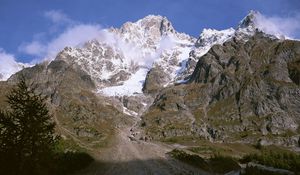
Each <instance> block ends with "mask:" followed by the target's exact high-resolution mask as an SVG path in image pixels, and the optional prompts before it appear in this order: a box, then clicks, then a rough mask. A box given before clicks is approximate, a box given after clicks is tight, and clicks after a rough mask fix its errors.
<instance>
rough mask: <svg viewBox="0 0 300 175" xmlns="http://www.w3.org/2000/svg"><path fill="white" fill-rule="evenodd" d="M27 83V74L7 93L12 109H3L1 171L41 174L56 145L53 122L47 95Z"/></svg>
mask: <svg viewBox="0 0 300 175" xmlns="http://www.w3.org/2000/svg"><path fill="white" fill-rule="evenodd" d="M35 90H36V88H34V87H33V86H28V85H27V84H26V81H25V78H24V76H21V77H20V78H19V82H18V84H17V86H16V87H15V88H13V89H12V90H11V91H10V93H9V94H8V95H7V99H8V100H7V102H8V104H9V108H8V110H7V111H5V112H3V111H2V112H0V154H1V155H0V164H1V165H0V169H1V170H0V171H1V172H2V173H3V172H5V171H6V174H7V173H9V174H18V175H19V174H30V175H34V174H40V173H39V170H41V169H42V165H43V163H45V161H46V159H47V158H49V156H50V155H51V153H52V151H53V148H54V146H55V141H56V137H55V134H54V126H55V125H54V122H53V121H52V119H51V115H50V114H49V110H48V109H47V106H46V98H45V97H43V96H42V95H41V94H37V93H36V91H35Z"/></svg>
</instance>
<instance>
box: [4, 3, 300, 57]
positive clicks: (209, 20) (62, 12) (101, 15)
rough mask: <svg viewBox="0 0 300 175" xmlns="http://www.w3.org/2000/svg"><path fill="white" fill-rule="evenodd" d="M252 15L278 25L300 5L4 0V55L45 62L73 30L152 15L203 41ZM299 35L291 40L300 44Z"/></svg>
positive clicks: (299, 10) (294, 16)
mask: <svg viewBox="0 0 300 175" xmlns="http://www.w3.org/2000/svg"><path fill="white" fill-rule="evenodd" d="M251 9H253V10H258V11H260V12H261V13H262V14H263V15H265V16H266V17H275V18H276V19H275V21H276V20H277V18H279V20H277V21H282V20H284V19H300V15H299V13H300V1H299V0H206V1H204V0H0V52H2V53H6V54H10V55H12V56H13V57H14V58H15V59H16V60H17V61H21V62H31V61H32V60H39V59H41V58H42V57H43V56H45V54H46V52H47V51H48V50H49V47H50V46H51V47H54V46H53V45H55V43H57V42H59V41H61V40H56V38H58V37H59V36H61V35H62V33H66V31H67V30H69V29H70V28H71V27H74V26H78V25H88V26H90V27H91V28H84V27H86V26H81V27H83V28H84V30H85V31H86V32H94V31H95V28H93V27H95V26H96V28H97V29H99V28H107V27H111V26H113V27H120V26H121V25H122V24H123V23H125V22H126V21H136V20H138V19H140V18H143V17H144V16H146V15H149V14H155V15H162V16H166V17H167V18H168V19H169V20H170V21H171V22H172V24H173V26H174V28H175V29H176V30H177V31H179V32H185V33H187V34H190V35H192V36H195V37H197V36H198V35H199V34H200V32H201V31H202V30H203V28H215V29H226V28H229V27H235V26H236V25H237V24H238V22H239V21H240V20H241V19H242V18H243V17H244V16H245V15H247V13H248V12H249V11H250V10H251ZM292 21H293V20H292ZM287 24H290V23H287ZM297 27H298V26H295V27H294V28H293V30H295V29H297ZM299 29H300V28H299ZM78 30H79V29H78ZM295 31H296V30H295ZM295 31H291V32H293V33H291V35H293V37H295V38H300V32H297V31H296V32H295ZM298 31H300V30H298ZM64 37H65V38H68V37H66V36H64ZM69 37H71V36H69ZM49 41H53V42H52V43H50V44H49ZM67 43H68V42H66V43H59V44H60V45H63V44H67ZM51 44H52V45H51ZM29 46H30V47H29ZM46 47H47V48H46ZM33 48H34V49H33ZM39 49H40V50H43V51H39ZM0 59H5V57H2V58H1V57H0ZM0 61H1V60H0Z"/></svg>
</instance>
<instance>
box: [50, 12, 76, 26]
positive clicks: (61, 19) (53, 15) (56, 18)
mask: <svg viewBox="0 0 300 175" xmlns="http://www.w3.org/2000/svg"><path fill="white" fill-rule="evenodd" d="M44 15H45V17H46V18H48V19H50V20H51V21H52V22H53V23H73V22H74V21H73V20H72V19H70V18H69V17H68V16H67V15H66V14H64V13H63V12H62V11H60V10H49V11H46V12H45V13H44Z"/></svg>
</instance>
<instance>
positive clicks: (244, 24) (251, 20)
mask: <svg viewBox="0 0 300 175" xmlns="http://www.w3.org/2000/svg"><path fill="white" fill-rule="evenodd" d="M258 16H261V14H260V13H259V12H258V11H254V10H251V11H250V12H249V14H248V15H247V16H246V17H244V19H242V21H240V23H239V25H238V28H249V27H250V28H257V27H258V26H257V17H258Z"/></svg>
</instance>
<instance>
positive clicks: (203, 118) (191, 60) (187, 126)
mask: <svg viewBox="0 0 300 175" xmlns="http://www.w3.org/2000/svg"><path fill="white" fill-rule="evenodd" d="M258 15H260V14H259V13H258V12H254V11H251V12H250V13H249V15H247V16H246V17H245V18H244V19H243V20H242V21H241V22H240V23H239V25H238V26H237V27H236V28H235V29H233V28H230V29H226V30H221V31H217V30H214V29H204V30H203V32H202V33H201V35H200V36H199V38H198V39H196V38H193V37H191V36H189V35H187V34H184V33H179V32H176V31H175V29H174V28H173V26H172V24H171V23H170V22H169V21H168V20H167V19H166V18H165V17H162V16H154V15H149V16H147V17H145V18H143V19H141V20H138V21H137V22H134V23H133V22H128V23H125V24H124V25H123V26H122V27H121V28H120V29H117V28H111V29H107V30H104V31H103V33H102V34H101V35H100V36H99V38H96V39H94V40H92V41H89V42H87V43H85V45H84V46H83V47H78V48H74V47H66V48H65V49H64V50H62V51H61V52H60V53H59V54H58V55H57V57H56V58H55V59H54V60H53V61H51V62H50V63H41V64H38V65H36V66H34V67H32V68H25V69H23V70H22V71H20V72H19V73H22V74H25V76H26V78H27V79H28V80H29V81H31V82H35V83H37V84H38V85H39V86H40V89H39V91H40V92H42V93H43V94H45V95H48V96H49V105H50V106H51V108H52V109H53V112H54V114H55V116H56V120H57V121H58V122H59V123H60V124H61V126H63V128H64V129H66V130H64V129H63V130H64V131H63V132H70V133H72V134H73V135H74V136H76V137H79V138H80V139H83V140H85V141H90V142H91V143H90V144H91V145H97V144H99V140H100V142H101V141H103V142H105V141H107V140H108V139H109V138H110V136H111V135H113V131H114V130H115V129H116V128H118V127H119V125H128V124H133V123H135V122H137V123H136V124H137V125H135V127H136V128H135V129H137V131H136V133H139V134H137V137H141V138H148V139H154V140H166V139H174V138H180V137H185V138H192V139H207V140H210V141H214V142H243V143H256V142H258V141H259V142H263V143H266V144H278V145H286V146H297V145H298V144H299V127H298V126H299V124H300V121H299V116H300V112H299V106H300V97H299V81H300V80H299V77H300V73H299V72H300V71H299V50H300V46H299V42H297V41H291V40H285V39H284V38H282V37H281V36H280V37H278V36H274V35H270V34H268V33H265V32H264V31H263V30H262V29H260V28H258V25H257V24H256V23H257V21H256V17H257V16H258ZM19 73H17V74H19ZM17 74H15V75H13V76H12V77H11V78H10V79H8V81H7V82H3V84H13V83H14V82H15V81H16V75H17ZM1 88H2V90H3V91H2V92H5V88H6V85H4V86H1ZM134 132H135V131H134ZM138 139H139V138H138ZM97 140H98V141H97ZM101 143H102V142H101Z"/></svg>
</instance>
